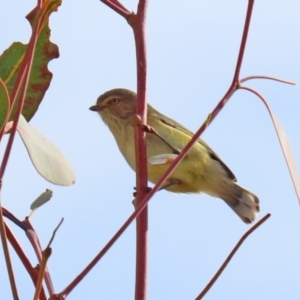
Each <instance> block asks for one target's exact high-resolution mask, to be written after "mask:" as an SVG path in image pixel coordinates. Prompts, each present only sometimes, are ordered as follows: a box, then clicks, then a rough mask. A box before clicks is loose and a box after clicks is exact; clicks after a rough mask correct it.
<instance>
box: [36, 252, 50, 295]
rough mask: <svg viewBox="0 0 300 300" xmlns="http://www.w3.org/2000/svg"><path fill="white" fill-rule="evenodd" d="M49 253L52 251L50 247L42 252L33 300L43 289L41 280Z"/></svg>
mask: <svg viewBox="0 0 300 300" xmlns="http://www.w3.org/2000/svg"><path fill="white" fill-rule="evenodd" d="M51 253H52V249H51V248H50V247H47V248H46V249H45V250H43V251H42V261H41V263H40V270H39V276H38V280H37V284H36V288H35V293H34V297H33V300H38V299H39V297H40V293H41V290H42V287H43V278H44V275H45V271H46V268H47V261H48V259H49V257H50V255H51Z"/></svg>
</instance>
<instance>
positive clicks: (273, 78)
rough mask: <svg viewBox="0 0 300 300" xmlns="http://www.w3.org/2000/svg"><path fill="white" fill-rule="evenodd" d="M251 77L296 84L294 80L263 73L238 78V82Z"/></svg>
mask: <svg viewBox="0 0 300 300" xmlns="http://www.w3.org/2000/svg"><path fill="white" fill-rule="evenodd" d="M251 79H269V80H274V81H278V82H282V83H286V84H292V85H295V84H296V82H294V81H290V80H285V79H281V78H277V77H273V76H265V75H253V76H247V77H244V78H242V79H240V83H244V82H246V81H247V80H251Z"/></svg>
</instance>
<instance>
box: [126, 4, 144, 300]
mask: <svg viewBox="0 0 300 300" xmlns="http://www.w3.org/2000/svg"><path fill="white" fill-rule="evenodd" d="M147 2H148V1H147V0H140V1H139V3H138V8H137V14H136V15H134V14H132V15H131V16H130V18H129V19H128V23H129V25H130V26H131V27H132V29H133V33H134V41H135V48H136V68H137V104H136V114H137V117H138V119H139V120H140V122H141V124H146V123H147V102H146V89H147V53H146V29H145V26H146V11H147V4H148V3H147ZM134 132H135V161H136V191H137V196H136V200H135V205H136V206H138V205H139V204H140V203H141V202H142V200H143V198H144V197H145V196H146V194H147V187H148V170H147V169H148V166H147V141H146V133H145V132H144V130H143V129H142V128H141V127H140V126H135V127H134ZM147 262H148V208H147V207H145V208H144V210H143V211H142V212H141V214H140V215H139V216H138V218H137V220H136V273H135V299H136V300H144V299H146V298H147V275H148V271H147Z"/></svg>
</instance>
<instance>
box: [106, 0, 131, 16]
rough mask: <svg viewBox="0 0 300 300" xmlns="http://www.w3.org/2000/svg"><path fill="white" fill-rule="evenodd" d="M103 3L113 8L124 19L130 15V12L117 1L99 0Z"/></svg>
mask: <svg viewBox="0 0 300 300" xmlns="http://www.w3.org/2000/svg"><path fill="white" fill-rule="evenodd" d="M101 2H103V3H104V4H106V5H107V6H108V7H110V8H111V9H112V10H114V11H115V12H116V13H118V14H119V15H121V16H122V17H124V18H125V19H126V20H127V19H128V18H129V16H130V15H131V12H130V11H129V10H128V9H126V8H125V6H123V5H122V4H121V3H120V2H119V1H116V0H115V1H111V0H101Z"/></svg>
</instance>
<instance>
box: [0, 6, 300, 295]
mask: <svg viewBox="0 0 300 300" xmlns="http://www.w3.org/2000/svg"><path fill="white" fill-rule="evenodd" d="M256 2H257V3H255V5H254V11H253V18H252V21H251V27H250V32H249V39H248V43H247V48H246V53H245V58H244V63H243V66H242V72H241V76H242V77H243V76H249V75H254V74H261V75H270V76H275V77H280V78H284V79H288V80H293V81H295V82H297V83H298V85H296V86H290V85H285V84H280V83H276V82H271V81H267V80H253V81H250V82H248V85H249V86H251V87H253V88H255V89H256V90H257V91H259V92H260V93H261V94H262V95H263V96H265V97H266V99H267V101H268V102H269V105H270V106H271V108H272V109H273V112H274V113H275V115H276V116H277V118H278V120H279V121H280V123H281V125H282V127H283V129H284V130H285V132H286V134H287V136H288V138H289V141H290V144H291V147H292V150H293V153H294V156H295V161H296V165H297V168H298V170H300V142H299V126H300V118H299V115H300V88H299V83H300V55H299V53H300V38H299V37H300V2H299V1H296V0H289V1H283V0H281V1H279V0H276V1H270V0H264V1H256ZM35 3H36V1H35V0H30V1H29V0H27V1H17V0H11V1H5V3H3V5H2V6H1V12H2V17H1V19H0V28H1V29H0V36H1V38H0V48H1V52H2V51H3V50H4V49H6V48H7V47H8V46H9V45H10V44H11V43H12V42H13V41H21V42H23V43H27V42H28V40H29V37H30V33H31V30H30V26H29V23H28V22H27V20H26V19H25V18H24V17H25V15H26V14H27V13H28V12H29V11H31V10H32V8H33V7H34V6H35ZM123 3H124V5H126V6H127V7H128V8H129V10H134V11H135V8H136V3H137V1H132V0H127V1H123ZM246 5H247V1H246V0H243V1H240V0H239V1H238V0H236V1H233V0H228V1H217V0H214V1H196V0H193V1H192V0H189V1H178V0H177V1H151V0H150V1H149V9H148V19H147V44H148V101H149V103H151V104H152V105H153V106H154V107H155V108H156V109H158V110H160V111H161V112H162V113H164V114H167V115H168V116H169V117H172V118H174V119H176V120H177V121H179V122H180V123H182V124H183V125H184V126H186V127H187V128H189V129H191V130H193V131H196V130H197V129H198V128H199V126H200V125H201V124H202V123H203V121H204V120H205V119H206V117H207V115H208V114H209V112H210V111H211V110H212V109H213V108H214V107H215V105H216V104H217V103H218V101H219V100H220V99H221V98H222V96H223V95H224V94H225V93H226V91H227V89H228V87H229V85H230V83H231V80H232V75H233V72H234V67H235V63H236V59H237V52H238V49H239V44H240V38H241V33H242V29H243V24H244V17H245V13H246ZM50 26H51V31H52V34H51V41H52V42H54V43H56V44H57V45H58V46H59V49H60V58H59V59H56V60H53V61H52V62H51V63H50V65H49V68H50V70H51V71H52V72H53V75H54V76H53V80H52V83H51V86H50V89H49V90H48V91H47V93H46V95H45V98H44V100H43V102H42V103H41V105H40V108H39V110H38V112H37V114H36V115H35V116H34V117H33V119H32V121H31V124H32V125H33V126H35V128H36V129H38V130H39V131H40V132H41V133H43V134H44V135H45V136H46V137H48V138H49V139H50V140H51V141H52V142H54V143H55V144H56V145H57V147H58V148H59V149H61V151H62V152H63V153H64V154H65V155H66V156H67V157H68V159H69V160H70V162H71V164H72V166H73V168H74V170H75V172H76V175H77V181H76V184H75V185H73V186H71V187H60V186H54V185H52V184H50V183H48V182H47V181H45V180H44V179H43V178H42V177H40V175H39V174H38V173H37V172H36V171H35V169H34V167H33V166H32V164H31V162H30V160H29V158H28V155H27V152H26V150H25V147H24V146H23V144H22V142H21V140H20V138H19V137H17V139H16V141H15V144H14V148H13V152H12V155H11V158H10V161H9V165H8V168H7V172H6V174H5V178H4V186H3V189H2V203H3V206H4V207H5V208H7V209H9V210H10V211H11V212H12V213H13V214H15V215H16V216H17V217H18V218H20V219H23V218H24V217H25V216H26V215H28V214H29V211H30V210H29V206H30V204H31V202H32V201H33V200H34V199H35V198H36V197H37V196H38V195H39V194H40V193H41V192H43V191H44V190H45V189H46V188H50V189H52V190H53V192H54V195H53V198H52V200H51V201H50V202H49V203H47V204H46V205H45V206H44V207H42V208H40V209H39V210H38V211H37V212H36V213H35V214H34V215H33V217H32V224H33V226H34V227H35V229H36V231H37V232H38V235H39V237H40V240H41V243H42V245H43V247H46V245H47V243H48V241H49V239H50V237H51V234H52V231H53V229H54V228H55V227H56V225H57V224H58V222H59V220H60V219H61V217H64V218H65V221H64V223H63V225H62V226H61V228H60V229H59V231H58V233H57V235H56V237H55V240H54V242H53V244H52V248H53V253H52V256H51V258H50V260H49V265H48V266H49V269H50V272H51V275H52V280H53V283H54V287H55V290H56V291H57V292H60V291H61V290H62V289H64V288H65V287H66V285H68V284H69V283H70V281H72V280H73V279H74V277H76V276H77V275H78V273H79V272H81V270H82V269H83V268H84V267H85V266H86V265H87V264H88V263H89V262H90V261H91V260H92V259H93V258H94V256H95V255H96V254H97V253H98V252H99V251H100V250H101V249H102V247H103V246H104V245H105V244H106V243H107V241H108V240H109V239H110V238H111V236H112V235H113V234H114V233H115V232H116V230H117V229H118V228H119V227H120V226H121V225H122V224H123V222H124V221H125V220H126V219H127V218H128V216H129V215H130V214H131V213H132V211H133V209H134V208H133V205H132V203H131V201H132V199H133V196H132V192H133V187H134V186H135V174H134V172H133V171H132V170H131V169H130V167H129V166H128V165H127V164H126V162H125V160H124V158H123V157H122V155H121V154H120V153H119V150H118V148H117V146H116V143H115V141H114V138H113V137H112V135H111V133H110V132H109V130H108V128H107V127H106V126H105V125H104V124H103V122H102V121H101V119H100V118H99V117H98V116H97V115H96V114H95V113H92V112H90V111H89V110H88V108H89V107H90V106H91V105H93V104H95V102H96V99H97V97H98V96H99V95H100V94H102V93H103V92H105V91H107V90H109V89H111V88H116V87H124V88H128V89H132V90H135V89H136V75H135V74H136V73H135V72H136V69H135V68H136V67H135V52H134V41H133V34H132V30H131V28H130V27H129V26H128V25H127V23H126V21H125V20H124V19H123V18H122V17H120V16H119V15H117V14H116V13H115V12H113V11H112V10H111V9H110V8H108V7H106V6H105V5H104V4H102V3H101V2H100V1H98V0H97V1H96V0H64V1H63V4H62V6H61V7H60V8H59V10H58V12H57V13H54V14H52V16H51V21H50ZM203 138H204V139H205V141H206V142H208V143H209V144H210V146H211V147H212V148H213V149H214V150H215V151H216V152H217V153H218V154H219V155H220V156H221V157H222V159H223V160H224V161H225V162H226V164H227V165H228V166H229V167H230V168H231V170H232V171H233V172H234V174H235V175H236V177H237V178H238V183H239V184H240V185H241V186H243V187H245V188H246V189H249V190H251V191H252V192H254V193H255V194H256V195H257V196H258V197H259V198H260V202H261V212H260V213H259V215H258V216H257V220H259V219H260V218H262V217H263V216H264V215H265V214H267V213H271V214H272V217H271V218H270V219H269V220H268V221H267V222H266V223H265V224H263V225H262V226H261V227H260V228H259V229H258V230H257V231H255V232H254V233H253V234H252V235H251V236H249V238H248V239H247V240H246V242H245V243H244V244H243V245H242V247H241V249H240V250H239V251H238V253H237V254H236V255H235V257H234V258H233V259H232V261H231V262H230V264H229V266H228V267H227V268H226V270H225V271H224V273H223V274H222V275H221V277H220V279H219V280H218V281H217V283H216V284H215V286H214V287H213V288H212V289H211V291H210V292H209V293H208V294H207V296H206V298H205V299H210V300H215V299H217V300H218V299H225V300H227V299H228V300H232V299H243V300H248V299H249V300H250V299H251V300H252V299H258V300H260V299H262V300H263V299H278V300H279V299H298V298H299V277H300V256H299V253H300V238H299V232H300V208H299V204H298V200H297V198H296V195H295V192H294V189H293V185H292V182H291V179H290V177H289V173H288V169H287V167H286V164H285V161H284V158H283V155H282V152H281V149H280V146H279V143H278V140H277V137H276V134H275V131H274V128H273V125H272V123H271V119H270V117H269V115H268V113H267V110H266V109H265V107H264V105H263V104H262V103H261V101H260V100H259V99H258V98H256V97H254V96H253V95H252V94H250V93H247V92H245V91H239V92H237V93H236V94H235V95H234V97H233V98H232V99H231V100H230V102H229V103H228V105H227V106H226V107H225V108H224V110H223V111H222V112H221V114H220V115H219V116H218V117H217V119H216V120H215V121H214V122H213V123H212V125H211V126H210V127H209V128H208V129H207V130H206V131H205V133H204V135H203ZM6 140H7V139H4V141H6ZM4 146H5V143H3V144H2V145H1V154H2V153H3V149H4ZM8 224H9V226H10V228H11V229H12V230H13V232H14V233H15V235H16V236H17V238H18V239H19V242H20V244H21V245H22V247H23V249H24V250H25V251H26V253H27V255H28V257H29V258H30V259H31V261H32V263H33V264H34V265H35V264H36V258H35V255H34V253H33V250H32V247H31V245H30V244H29V242H28V240H27V239H26V237H25V235H24V234H23V232H22V231H21V229H19V228H17V227H16V226H15V225H14V224H12V223H11V222H9V221H8ZM247 229H249V226H248V225H245V224H244V223H243V222H241V221H240V219H239V218H237V216H236V215H235V214H234V213H233V212H232V211H231V210H230V209H229V208H228V206H227V205H225V204H224V203H223V202H222V201H221V200H218V199H215V198H211V197H209V196H205V195H201V196H199V195H182V194H178V195H177V194H176V195H175V194H172V193H168V192H166V191H162V192H159V193H158V194H156V195H155V196H154V198H153V199H152V200H151V202H150V204H149V276H148V277H149V285H148V292H149V297H148V299H150V300H152V299H154V300H160V299H164V300H165V299H172V300H173V299H176V300H177V299H178V300H181V299H194V298H195V297H196V296H197V295H198V294H199V293H200V291H201V290H202V289H203V288H204V286H205V285H206V284H207V283H208V281H209V280H210V279H211V277H212V276H213V275H214V274H215V272H216V271H217V269H218V268H219V267H220V265H221V264H222V263H223V261H224V259H225V258H226V257H227V255H228V254H229V252H230V251H231V250H232V248H233V247H234V246H235V244H236V243H237V241H238V240H239V239H240V237H241V236H242V235H243V234H244V233H245V232H246V231H247ZM1 249H2V248H1ZM12 259H13V265H14V267H15V273H16V280H17V285H18V290H19V295H20V299H32V295H33V293H34V288H33V284H32V283H31V280H30V278H29V276H28V275H27V273H26V272H25V271H24V268H23V266H22V265H21V263H20V261H19V259H18V257H16V255H15V254H14V252H13V251H12ZM0 270H1V272H0V285H1V298H2V299H11V294H10V287H9V285H8V276H7V272H6V269H5V264H4V260H3V253H2V250H0ZM134 283H135V223H133V224H132V225H131V226H130V227H129V228H128V230H127V231H126V232H125V233H124V234H123V236H122V237H121V238H120V239H119V240H118V241H117V242H116V244H115V245H114V246H113V247H112V249H111V250H110V251H109V252H108V253H107V254H106V255H105V256H104V257H103V259H102V260H101V261H100V262H99V264H98V265H97V266H96V267H95V268H94V269H93V270H92V271H91V272H90V274H89V275H88V276H87V277H86V278H85V279H84V280H83V281H82V282H81V283H80V284H79V286H78V287H77V288H76V289H75V290H74V291H73V292H72V293H71V294H70V295H69V297H68V299H70V300H74V299H75V300H76V299H89V300H97V299H114V300H115V299H122V300H123V299H133V298H134Z"/></svg>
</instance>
